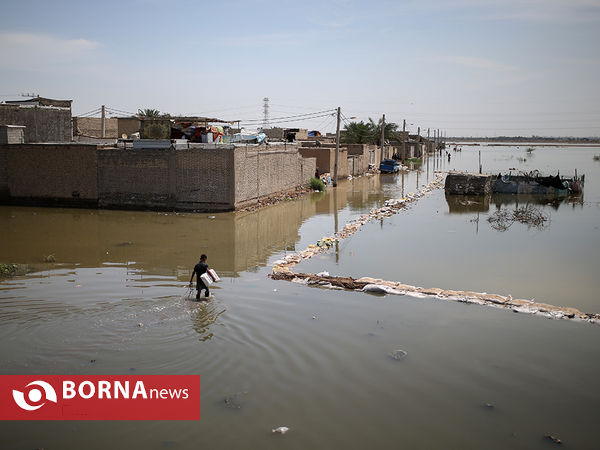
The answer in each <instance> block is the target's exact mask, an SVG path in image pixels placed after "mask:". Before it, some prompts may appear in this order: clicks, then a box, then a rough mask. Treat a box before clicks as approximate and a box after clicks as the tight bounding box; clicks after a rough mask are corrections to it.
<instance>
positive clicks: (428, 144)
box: [427, 128, 431, 167]
mask: <svg viewBox="0 0 600 450" xmlns="http://www.w3.org/2000/svg"><path fill="white" fill-rule="evenodd" d="M430 145H431V142H430V140H429V128H427V153H429V149H430V147H429V146H430ZM428 164H429V163H428ZM428 167H429V166H428Z"/></svg>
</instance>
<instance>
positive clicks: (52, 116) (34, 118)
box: [0, 105, 73, 143]
mask: <svg viewBox="0 0 600 450" xmlns="http://www.w3.org/2000/svg"><path fill="white" fill-rule="evenodd" d="M0 123H1V124H3V125H22V126H25V127H26V128H25V143H30V142H71V140H72V138H73V126H72V123H71V110H70V109H67V108H60V109H59V108H52V107H42V106H39V107H38V106H36V107H20V106H15V105H0Z"/></svg>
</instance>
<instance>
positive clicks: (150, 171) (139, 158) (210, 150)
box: [98, 145, 234, 211]
mask: <svg viewBox="0 0 600 450" xmlns="http://www.w3.org/2000/svg"><path fill="white" fill-rule="evenodd" d="M232 160H233V146H219V147H215V146H202V145H196V146H195V147H193V148H191V149H189V150H168V149H144V150H123V149H103V150H100V151H99V156H98V183H99V185H98V191H99V203H100V206H103V207H112V208H122V207H130V208H149V209H183V210H206V211H209V210H231V209H233V205H234V193H233V184H234V183H233V176H234V173H233V161H232Z"/></svg>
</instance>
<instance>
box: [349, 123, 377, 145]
mask: <svg viewBox="0 0 600 450" xmlns="http://www.w3.org/2000/svg"><path fill="white" fill-rule="evenodd" d="M374 140H375V136H374V134H373V126H372V124H371V123H365V122H363V121H362V120H361V121H360V122H350V123H347V124H346V125H345V126H344V129H343V130H342V133H341V141H342V142H343V143H345V144H372V143H373V142H374Z"/></svg>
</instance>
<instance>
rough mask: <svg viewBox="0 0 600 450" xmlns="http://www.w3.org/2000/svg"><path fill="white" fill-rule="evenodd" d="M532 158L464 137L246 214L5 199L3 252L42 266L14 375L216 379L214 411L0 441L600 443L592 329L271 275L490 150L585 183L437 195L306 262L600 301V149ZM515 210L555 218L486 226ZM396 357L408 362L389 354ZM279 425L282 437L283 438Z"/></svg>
mask: <svg viewBox="0 0 600 450" xmlns="http://www.w3.org/2000/svg"><path fill="white" fill-rule="evenodd" d="M525 148H526V147H520V148H516V147H497V148H492V147H481V148H479V147H472V148H468V147H463V151H462V152H461V153H456V154H455V153H453V154H452V158H451V161H450V162H448V161H447V159H446V158H440V157H432V158H430V159H429V160H426V161H425V162H424V163H423V165H422V166H421V167H420V170H418V171H412V172H410V173H408V174H398V175H382V176H373V177H361V178H357V179H353V180H351V181H348V182H342V183H340V186H339V187H338V188H337V189H329V190H328V192H326V193H322V194H312V195H309V196H306V197H305V198H303V199H301V200H296V201H290V202H283V203H280V204H278V205H275V206H273V207H269V208H265V209H262V210H260V211H257V212H254V213H223V214H215V215H214V216H211V215H207V214H165V213H155V212H125V211H97V210H74V209H50V208H21V207H0V223H1V224H2V237H1V238H0V255H1V258H0V259H1V260H2V261H1V262H14V263H20V264H27V265H29V268H30V271H31V272H29V273H28V274H26V275H23V276H18V277H15V278H11V279H6V280H3V281H1V282H0V373H2V374H20V373H27V374H29V373H39V374H200V375H201V385H202V388H201V389H202V398H201V415H202V418H201V420H200V421H194V422H4V423H2V424H0V448H14V449H21V448H23V449H31V448H38V447H43V448H46V449H52V448H61V449H65V448H66V449H69V448H82V447H84V448H89V449H95V448H98V449H100V448H102V449H104V448H107V447H114V448H144V449H147V448H149V449H163V448H174V449H176V448H182V449H186V448H217V449H221V448H222V449H231V448H252V449H269V448H273V449H274V448H277V449H281V448H290V449H307V448H315V449H333V448H335V449H337V448H344V449H364V448H378V449H387V448H390V449H391V448H423V449H429V448H457V449H458V448H461V449H469V448H472V449H479V448H490V449H505V448H523V449H530V448H540V449H543V448H550V447H552V446H553V445H556V444H553V443H552V442H551V441H550V440H549V439H546V438H544V436H545V435H554V436H557V437H558V438H560V439H561V440H562V441H563V443H564V444H565V446H566V447H568V448H580V449H588V448H589V449H592V448H597V445H596V440H597V439H596V426H597V423H598V421H599V420H600V413H599V411H598V407H597V404H598V401H600V345H599V344H600V327H599V326H598V325H592V324H587V323H577V322H573V321H564V320H563V321H559V320H548V319H544V318H541V317H537V316H531V315H524V314H515V313H513V312H511V311H508V310H501V309H495V308H489V307H481V306H473V305H470V306H469V305H465V304H460V303H453V302H447V301H442V300H437V299H433V298H425V299H415V298H411V297H404V296H374V295H369V294H362V293H355V292H345V291H332V290H324V289H319V288H309V287H305V286H301V285H298V284H295V283H287V282H282V281H278V282H276V281H272V280H270V279H268V278H267V275H268V273H269V271H270V267H269V264H270V263H272V262H273V261H275V260H276V259H279V258H281V257H282V256H283V255H285V254H286V253H288V252H293V251H295V250H302V249H304V248H305V247H306V246H307V245H308V244H310V243H314V242H315V241H316V240H317V239H319V238H320V237H322V236H324V235H331V234H333V232H334V231H335V230H336V229H340V228H342V227H343V226H344V224H345V223H346V222H347V221H348V220H349V219H351V218H353V217H356V216H358V215H360V214H363V213H365V212H367V211H369V210H370V209H372V208H376V207H380V206H382V204H383V202H384V201H385V200H386V199H388V198H397V197H400V196H402V195H404V194H406V193H408V192H415V191H416V190H417V189H418V188H419V186H421V185H422V184H426V183H428V182H430V181H432V180H433V179H434V170H447V169H449V168H451V169H468V170H472V171H476V170H477V167H478V156H479V155H478V151H479V150H481V154H482V156H481V159H482V165H483V170H484V171H489V172H493V173H495V172H497V171H500V170H503V171H504V170H508V169H509V168H515V169H517V170H527V171H529V170H532V169H534V168H537V169H540V170H542V171H545V172H550V171H552V172H554V171H555V170H556V169H560V170H561V174H565V175H567V174H570V173H572V170H573V169H574V168H577V169H578V171H579V173H580V174H581V173H585V174H586V186H585V193H584V195H583V197H580V198H577V199H567V200H563V201H554V200H553V199H550V200H549V201H548V202H547V203H543V204H537V203H539V202H537V203H536V201H535V200H534V199H519V205H517V203H516V202H515V199H513V198H492V199H491V200H489V201H487V200H486V199H477V198H476V199H465V201H464V202H463V204H461V203H460V201H456V200H455V199H446V197H445V196H444V193H443V191H441V190H440V191H434V192H432V193H430V194H428V195H427V196H426V197H424V198H423V199H421V200H419V201H418V202H416V203H414V204H412V205H411V206H410V207H409V208H408V209H407V210H405V211H401V212H400V213H399V214H397V215H396V216H393V217H391V218H389V219H385V220H383V221H382V222H377V223H370V224H367V225H366V226H365V227H363V229H362V230H361V231H359V232H358V233H357V234H355V235H354V236H352V237H351V238H349V239H347V240H344V241H342V242H341V243H340V244H339V245H338V246H337V248H335V249H332V250H331V251H330V252H329V253H327V254H325V255H321V256H319V257H316V258H313V259H312V260H310V261H305V262H303V263H302V264H300V265H299V266H297V267H296V270H298V271H311V272H317V271H321V270H328V271H330V272H331V273H332V274H336V275H353V276H364V275H371V276H376V277H380V278H384V279H389V280H397V281H402V282H405V283H410V284H416V285H421V286H427V287H441V288H455V289H462V290H470V289H477V290H482V291H486V292H493V293H498V294H509V293H510V294H512V295H513V297H525V298H532V297H535V298H536V301H545V302H548V303H554V304H559V305H570V306H576V307H578V308H580V309H582V310H584V311H588V312H600V299H599V298H598V296H597V295H595V294H594V291H595V290H596V287H597V286H598V282H597V281H596V278H597V276H596V275H597V267H599V264H598V263H599V262H600V261H599V258H600V256H599V255H600V251H599V250H600V239H599V238H600V230H599V225H600V220H599V219H600V206H599V205H600V182H599V180H600V162H596V161H594V160H593V155H595V154H598V153H599V150H598V149H581V148H541V147H539V148H536V150H534V151H533V152H530V153H531V154H529V153H528V152H526V151H525ZM523 159H525V161H523ZM513 173H514V172H513ZM523 202H525V203H527V202H530V203H531V204H533V203H536V205H535V206H536V207H538V208H540V210H541V211H542V212H543V213H544V214H547V215H549V221H548V222H547V224H546V225H545V226H544V227H543V228H541V229H539V228H535V227H528V226H527V225H524V224H521V223H514V224H512V225H511V226H510V228H508V229H507V230H506V231H497V230H495V229H493V228H492V227H491V226H490V224H489V222H488V221H487V217H489V216H490V215H491V214H493V213H494V212H495V211H496V210H497V209H498V208H500V209H502V208H515V207H517V206H521V205H522V204H523ZM477 219H478V220H477ZM200 253H207V254H208V257H209V259H208V263H209V264H210V265H211V267H213V268H214V269H215V270H216V271H217V272H218V273H219V274H220V275H221V277H222V279H223V281H222V282H221V283H219V284H218V285H217V286H216V287H215V288H214V289H211V292H212V294H213V298H211V300H210V301H209V302H207V303H205V302H201V303H196V302H194V301H190V300H188V299H186V298H185V293H186V287H185V286H186V284H187V282H188V281H189V277H190V269H191V267H192V266H193V265H194V264H195V263H196V262H197V259H198V256H199V254H200ZM49 255H53V259H54V262H52V263H46V262H44V259H45V258H46V257H48V256H49ZM140 323H142V324H144V326H143V327H139V326H138V324H140ZM396 350H404V351H406V352H407V355H406V357H405V358H403V359H402V360H399V361H398V360H395V359H393V358H391V357H390V354H392V353H393V352H394V351H396ZM92 361H93V362H92ZM225 399H233V404H234V405H235V406H239V408H237V407H235V408H232V407H231V406H232V402H229V403H226V402H225ZM278 426H287V427H289V428H290V431H289V432H288V433H287V434H286V435H283V436H282V435H273V434H271V429H273V428H276V427H278Z"/></svg>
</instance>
